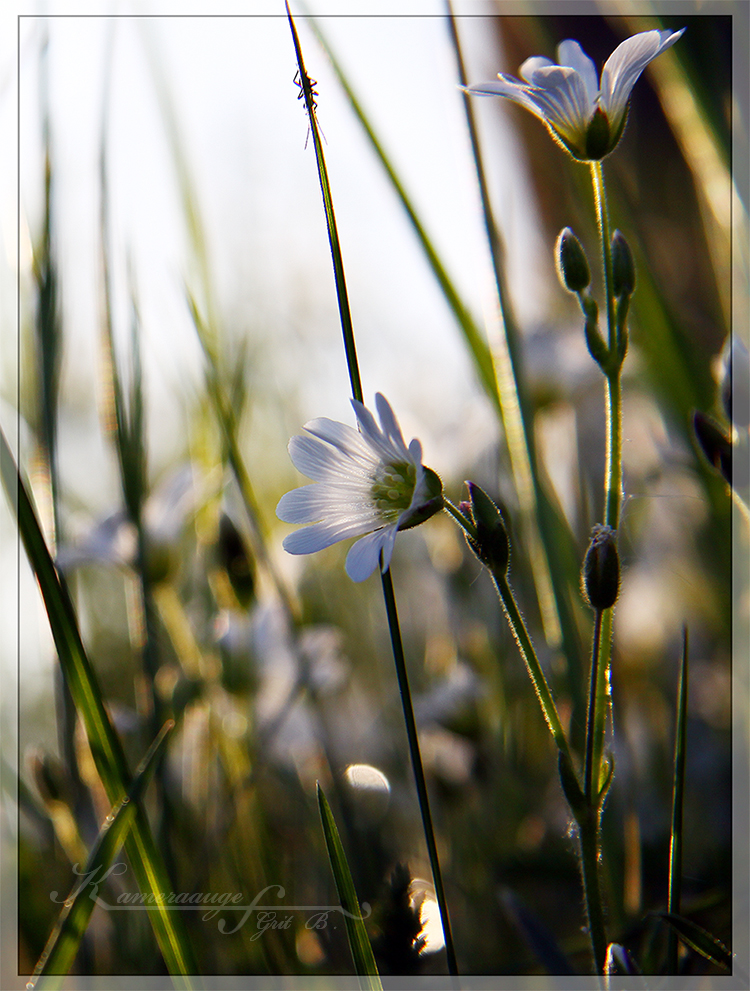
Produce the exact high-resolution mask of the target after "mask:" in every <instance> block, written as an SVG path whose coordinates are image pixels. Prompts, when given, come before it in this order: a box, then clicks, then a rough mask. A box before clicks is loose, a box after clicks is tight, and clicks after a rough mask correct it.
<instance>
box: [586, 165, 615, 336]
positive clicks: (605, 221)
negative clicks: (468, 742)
mask: <svg viewBox="0 0 750 991" xmlns="http://www.w3.org/2000/svg"><path fill="white" fill-rule="evenodd" d="M590 165H591V182H592V184H593V187H594V204H595V206H596V222H597V224H598V226H599V239H600V241H601V248H602V260H603V263H604V294H605V296H606V297H607V328H608V330H609V347H610V350H612V349H613V348H614V346H615V300H614V296H613V295H612V244H611V235H610V232H609V214H608V212H607V196H606V192H605V189H604V172H603V171H602V163H601V162H591V163H590Z"/></svg>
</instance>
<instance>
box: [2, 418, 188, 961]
mask: <svg viewBox="0 0 750 991" xmlns="http://www.w3.org/2000/svg"><path fill="white" fill-rule="evenodd" d="M0 474H2V481H3V486H4V488H5V490H6V493H7V494H8V498H9V500H10V503H11V506H12V509H13V511H14V512H15V514H16V518H17V521H18V529H19V532H20V535H21V539H22V540H23V544H24V547H25V549H26V554H27V556H28V558H29V562H30V564H31V567H32V569H33V571H34V575H35V577H36V580H37V582H38V584H39V590H40V592H41V594H42V599H43V600H44V606H45V609H46V611H47V617H48V619H49V624H50V629H51V631H52V636H53V639H54V641H55V647H56V648H57V654H58V657H59V659H60V666H61V667H62V670H63V673H64V675H65V680H66V682H67V684H68V686H69V688H70V692H71V695H72V696H73V701H74V702H75V705H76V709H77V710H78V712H79V714H80V716H81V719H82V721H83V725H84V727H85V730H86V735H87V737H88V742H89V746H90V748H91V753H92V756H93V758H94V762H95V764H96V769H97V772H98V774H99V777H100V778H101V780H102V784H103V785H104V788H105V791H106V793H107V797H108V799H109V801H110V802H111V804H112V805H113V806H116V805H118V804H119V803H120V802H121V801H122V799H123V798H124V797H125V796H126V795H127V792H128V783H129V781H130V773H129V771H128V766H127V762H126V760H125V754H124V753H123V750H122V746H121V744H120V739H119V737H118V736H117V734H116V732H115V730H114V727H113V726H112V723H111V722H110V719H109V715H108V713H107V710H106V708H105V707H104V702H103V700H102V693H101V690H100V688H99V685H98V682H97V680H96V675H95V674H94V670H93V668H92V667H91V663H90V661H89V659H88V656H87V654H86V651H85V648H84V646H83V641H82V640H81V634H80V632H79V630H78V621H77V619H76V614H75V610H74V608H73V603H72V602H71V599H70V595H69V594H68V590H67V587H66V586H65V585H64V584H63V582H62V581H61V579H60V576H59V575H58V573H57V570H56V568H55V565H54V563H53V561H52V558H51V556H50V553H49V550H48V548H47V544H46V543H45V540H44V536H43V534H42V531H41V528H40V526H39V521H38V519H37V516H36V513H35V511H34V507H33V505H32V503H31V499H30V497H29V494H28V492H27V490H26V486H25V484H24V481H23V478H22V477H21V474H20V471H19V470H18V467H17V465H16V462H15V459H14V457H13V454H12V452H11V450H10V447H9V446H8V442H7V440H6V438H5V434H4V433H3V432H2V430H0ZM134 805H135V815H134V822H133V826H132V829H131V831H130V833H129V835H128V838H127V840H126V849H127V852H128V857H129V858H130V861H131V863H132V866H133V871H134V873H135V875H136V880H137V882H138V886H139V888H140V890H141V891H142V892H144V893H146V892H148V893H150V894H152V895H153V896H154V899H155V903H156V905H157V906H158V911H155V912H149V919H150V920H151V924H152V926H153V928H154V933H155V935H156V939H157V941H158V944H159V948H160V950H161V952H162V955H163V956H164V961H165V963H166V965H167V967H168V969H169V971H170V973H172V974H197V973H198V967H197V964H196V962H195V957H194V954H193V950H192V945H191V943H190V942H189V940H188V938H187V934H186V933H185V931H184V929H183V926H182V920H181V919H180V916H179V913H174V912H170V911H169V909H168V908H167V906H166V905H163V904H162V903H161V900H160V899H159V898H158V897H157V896H158V895H159V893H161V892H164V891H170V890H171V883H170V881H169V877H168V874H167V871H166V868H165V866H164V861H163V859H162V856H161V854H160V852H159V850H158V848H157V846H156V844H155V842H154V838H153V835H152V833H151V827H150V825H149V822H148V818H147V816H146V813H145V811H144V809H143V807H142V806H141V804H140V803H134Z"/></svg>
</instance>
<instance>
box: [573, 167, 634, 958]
mask: <svg viewBox="0 0 750 991" xmlns="http://www.w3.org/2000/svg"><path fill="white" fill-rule="evenodd" d="M591 181H592V185H593V190H594V203H595V207H596V215H597V223H598V227H599V237H600V240H601V251H602V263H603V269H604V293H605V297H606V301H607V342H608V350H609V355H608V358H607V360H606V362H605V363H604V364H603V365H602V367H603V370H604V374H605V376H606V385H605V404H606V416H607V435H606V436H607V442H606V443H607V446H606V465H605V481H604V489H605V492H604V495H605V507H604V521H605V524H606V525H607V526H609V527H611V528H612V529H613V530H615V531H616V530H617V528H618V526H619V522H620V508H621V505H622V389H621V371H622V362H623V359H624V356H625V355H624V350H623V349H622V347H621V340H620V338H621V333H622V331H621V330H619V329H618V326H617V317H616V305H615V295H614V284H613V269H612V237H611V233H610V224H609V215H608V212H607V198H606V192H605V187H604V173H603V171H602V165H601V162H598V161H596V162H591ZM613 617H614V609H613V608H608V609H597V611H596V619H595V621H594V635H593V645H592V651H591V683H590V690H589V709H588V719H587V724H586V754H585V765H584V798H585V815H584V816H582V817H581V818H580V819H579V822H578V825H579V829H580V837H581V872H582V875H583V886H584V892H585V897H586V910H587V913H588V918H589V933H590V936H591V943H592V948H593V951H594V960H595V963H596V970H597V973H599V974H601V973H602V972H603V968H604V961H605V956H606V950H607V939H606V933H605V929H604V913H603V909H602V894H601V886H600V879H599V863H600V846H601V832H600V822H601V811H602V797H601V791H600V784H601V766H602V755H603V751H604V734H605V727H606V720H607V712H608V711H609V662H610V654H611V645H612V621H613Z"/></svg>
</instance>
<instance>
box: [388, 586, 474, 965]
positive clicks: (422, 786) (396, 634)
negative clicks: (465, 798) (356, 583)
mask: <svg viewBox="0 0 750 991" xmlns="http://www.w3.org/2000/svg"><path fill="white" fill-rule="evenodd" d="M381 577H382V581H383V597H384V598H385V608H386V612H387V614H388V628H389V630H390V633H391V644H392V645H393V660H394V661H395V664H396V675H397V677H398V688H399V692H400V694H401V706H402V708H403V711H404V722H405V724H406V736H407V739H408V741H409V755H410V757H411V766H412V770H413V772H414V781H415V783H416V786H417V798H418V800H419V811H420V813H421V815H422V826H423V827H424V835H425V840H426V842H427V853H428V855H429V858H430V867H431V868H432V877H433V881H434V882H435V895H436V897H437V903H438V908H439V909H440V921H441V923H442V926H443V936H444V938H445V952H446V956H447V962H448V971H449V973H451V974H452V975H454V976H456V975H457V974H458V967H457V965H456V953H455V950H454V948H453V933H452V932H451V922H450V915H449V914H448V902H447V900H446V897H445V889H444V887H443V875H442V871H441V870H440V859H439V858H438V851H437V844H436V843H435V831H434V829H433V827H432V815H431V814H430V800H429V797H428V795H427V782H426V781H425V776H424V768H423V767H422V755H421V753H420V750H419V737H418V735H417V723H416V720H415V719H414V707H413V706H412V702H411V690H410V688H409V676H408V674H407V671H406V662H405V660H404V648H403V644H402V642H401V629H400V626H399V621H398V611H397V609H396V597H395V595H394V592H393V581H392V579H391V570H390V568H388V569H387V570H386V571H385V572H383V574H382V576H381Z"/></svg>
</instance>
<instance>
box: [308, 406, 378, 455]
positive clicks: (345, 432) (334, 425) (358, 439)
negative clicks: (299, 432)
mask: <svg viewBox="0 0 750 991" xmlns="http://www.w3.org/2000/svg"><path fill="white" fill-rule="evenodd" d="M305 430H306V431H307V432H308V433H309V434H312V436H313V437H317V438H318V439H320V440H324V441H325V442H326V443H327V444H331V445H332V446H333V447H335V448H337V449H338V450H339V451H341V452H342V453H343V454H345V455H358V456H360V457H363V458H369V457H371V456H372V452H371V451H370V448H369V447H368V445H367V443H366V441H365V440H364V439H363V438H362V436H361V434H360V433H359V431H358V430H355V429H354V427H350V426H348V424H346V423H338V422H337V421H336V420H329V419H328V418H327V417H325V416H321V417H319V418H318V419H317V420H310V422H309V423H306V424H305Z"/></svg>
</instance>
